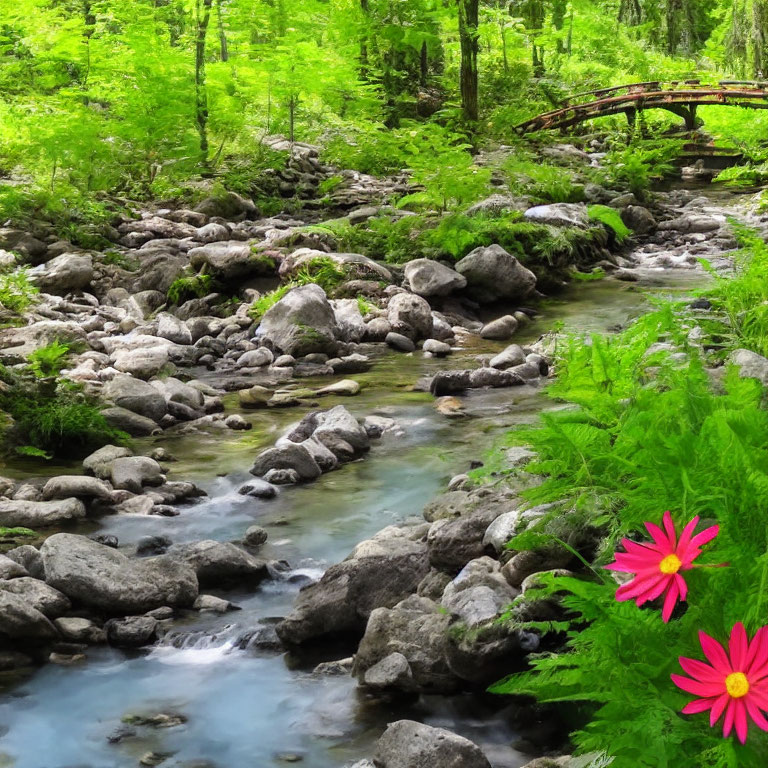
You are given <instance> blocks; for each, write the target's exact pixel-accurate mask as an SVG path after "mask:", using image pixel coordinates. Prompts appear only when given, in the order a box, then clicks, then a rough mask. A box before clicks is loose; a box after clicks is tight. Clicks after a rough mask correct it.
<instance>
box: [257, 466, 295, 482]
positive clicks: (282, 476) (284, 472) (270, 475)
mask: <svg viewBox="0 0 768 768" xmlns="http://www.w3.org/2000/svg"><path fill="white" fill-rule="evenodd" d="M264 480H265V481H266V482H267V483H273V484H274V485H297V484H298V483H300V482H301V475H299V473H298V472H297V471H296V470H295V469H270V470H269V472H267V474H266V475H264Z"/></svg>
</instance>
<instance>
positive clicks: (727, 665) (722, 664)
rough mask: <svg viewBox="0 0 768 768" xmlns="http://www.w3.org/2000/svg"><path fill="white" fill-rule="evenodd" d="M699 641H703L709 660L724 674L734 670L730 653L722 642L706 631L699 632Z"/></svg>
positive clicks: (705, 653) (703, 647)
mask: <svg viewBox="0 0 768 768" xmlns="http://www.w3.org/2000/svg"><path fill="white" fill-rule="evenodd" d="M699 642H700V643H701V649H702V650H703V651H704V655H705V656H706V657H707V661H709V663H710V664H711V665H712V666H713V667H714V668H715V669H716V670H717V671H718V672H722V673H723V675H725V676H728V675H730V674H731V672H733V667H731V662H730V660H729V659H728V655H727V654H726V652H725V648H723V646H722V645H720V643H718V642H717V640H715V638H714V637H710V636H709V635H708V634H707V633H706V632H701V631H700V632H699Z"/></svg>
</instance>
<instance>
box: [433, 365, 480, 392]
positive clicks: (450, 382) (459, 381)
mask: <svg viewBox="0 0 768 768" xmlns="http://www.w3.org/2000/svg"><path fill="white" fill-rule="evenodd" d="M471 373H472V372H471V371H439V372H438V373H436V374H435V375H434V376H433V377H432V380H431V381H430V384H429V391H430V392H431V393H432V394H433V395H434V396H435V397H444V396H445V395H454V394H457V393H460V392H464V390H466V389H469V388H470V386H471V381H470V376H471Z"/></svg>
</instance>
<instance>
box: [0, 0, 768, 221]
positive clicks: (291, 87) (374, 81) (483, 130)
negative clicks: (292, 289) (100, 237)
mask: <svg viewBox="0 0 768 768" xmlns="http://www.w3.org/2000/svg"><path fill="white" fill-rule="evenodd" d="M766 20H768V0H735V2H734V1H732V0H703V2H702V1H700V0H666V2H663V0H618V2H616V1H615V0H609V1H604V0H573V1H572V2H567V0H490V1H485V2H478V0H15V1H14V2H13V3H3V4H2V7H0V179H1V183H0V217H2V218H4V219H5V218H9V217H12V216H14V215H17V214H18V213H19V212H20V211H24V210H28V209H30V208H32V209H34V210H38V211H39V210H43V209H46V210H47V212H49V213H53V214H56V212H57V209H58V210H59V212H61V211H64V210H66V211H67V215H69V216H72V217H73V218H74V219H78V218H81V219H90V218H94V217H96V218H97V217H98V216H99V215H100V212H101V203H100V202H99V201H100V200H101V199H102V197H103V196H104V195H105V194H106V195H111V196H122V197H124V198H126V199H130V200H141V199H147V198H155V199H156V198H164V197H176V196H179V195H182V194H187V195H188V194H190V191H189V189H188V188H187V189H185V190H182V189H180V187H181V186H183V185H184V184H185V183H187V182H189V181H190V180H192V179H195V178H198V177H199V176H200V174H203V175H205V176H210V177H215V178H217V179H220V180H221V182H222V183H223V184H224V185H225V186H227V188H232V189H239V191H243V192H247V193H250V194H254V193H258V189H255V188H254V183H255V182H254V180H255V179H257V178H258V175H259V172H260V170H262V169H263V168H265V167H268V166H269V165H270V163H271V162H273V158H272V157H271V156H270V153H269V152H268V151H267V150H266V149H265V148H263V147H262V146H261V144H260V142H261V139H262V138H263V137H264V136H265V135H268V134H283V135H285V136H286V137H288V138H290V139H292V140H297V141H313V142H319V143H321V144H322V145H323V146H325V147H326V148H327V151H328V154H329V159H331V160H335V161H337V162H338V163H339V164H340V165H343V166H345V167H360V168H361V169H362V170H367V171H371V172H374V173H375V172H379V173H382V172H387V171H391V170H392V169H393V168H398V167H405V166H407V156H408V152H407V145H408V143H409V142H410V141H411V140H412V136H413V130H414V124H415V126H416V130H418V129H419V126H423V125H425V124H427V125H429V124H431V125H437V126H440V127H441V129H442V130H444V131H448V132H449V135H448V136H447V138H446V135H445V134H439V138H440V140H445V141H449V142H450V141H452V137H453V136H455V135H456V134H460V135H461V136H462V137H465V138H466V137H472V140H471V142H470V143H474V142H476V141H477V140H478V139H477V137H478V136H479V137H484V136H485V137H491V138H495V139H498V140H502V141H509V140H511V139H512V136H513V132H512V128H513V126H514V125H515V124H517V123H518V122H520V121H521V120H522V119H524V118H526V117H530V116H531V115H533V114H536V113H537V112H539V111H542V110H545V109H550V108H551V107H552V105H553V103H555V102H556V101H557V99H558V98H560V97H562V96H563V95H564V94H566V93H567V92H568V91H570V90H574V89H577V90H587V89H590V88H597V87H604V86H609V85H612V84H619V83H625V82H632V81H638V80H650V79H658V78H662V79H666V80H672V79H683V78H687V77H691V76H702V74H703V75H704V76H705V77H709V76H711V78H712V79H713V80H714V79H717V78H718V77H720V76H722V75H728V76H731V77H740V78H761V77H763V75H764V73H765V72H766V71H768V64H767V62H766V58H767V57H768V52H767V51H766V35H768V24H767V23H766ZM404 126H405V127H406V128H407V129H408V130H406V131H404V132H403V133H402V134H401V135H398V134H397V129H398V128H402V127H404ZM385 127H386V128H390V129H395V131H394V132H390V133H387V132H386V131H384V130H383V129H384V128H385Z"/></svg>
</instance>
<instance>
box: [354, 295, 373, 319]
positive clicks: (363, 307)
mask: <svg viewBox="0 0 768 768" xmlns="http://www.w3.org/2000/svg"><path fill="white" fill-rule="evenodd" d="M357 308H358V310H359V311H360V314H361V315H362V316H363V317H365V316H366V315H367V314H369V313H370V312H372V311H373V310H374V309H376V305H375V304H374V303H373V302H371V301H368V299H366V298H365V296H358V297H357Z"/></svg>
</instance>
